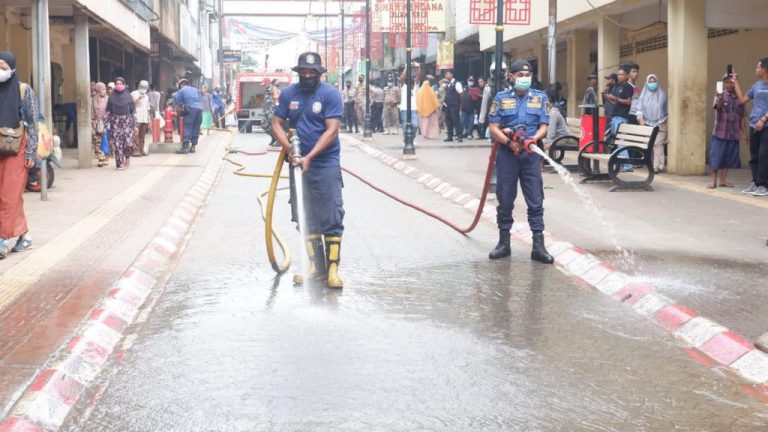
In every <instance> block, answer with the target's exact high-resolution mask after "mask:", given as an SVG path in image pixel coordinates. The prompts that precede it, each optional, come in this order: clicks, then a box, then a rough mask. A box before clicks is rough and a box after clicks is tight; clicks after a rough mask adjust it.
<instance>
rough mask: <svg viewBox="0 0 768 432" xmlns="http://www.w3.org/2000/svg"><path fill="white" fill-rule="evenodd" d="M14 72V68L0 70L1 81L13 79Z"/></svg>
mask: <svg viewBox="0 0 768 432" xmlns="http://www.w3.org/2000/svg"><path fill="white" fill-rule="evenodd" d="M14 72H16V71H15V70H14V69H8V70H0V82H6V81H8V80H9V79H11V77H12V76H13V74H14Z"/></svg>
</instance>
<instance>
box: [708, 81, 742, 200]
mask: <svg viewBox="0 0 768 432" xmlns="http://www.w3.org/2000/svg"><path fill="white" fill-rule="evenodd" d="M712 109H714V110H715V127H714V130H713V131H712V139H711V140H710V141H709V167H710V169H712V182H711V183H709V184H708V185H707V189H714V188H716V187H717V186H718V184H717V174H718V173H720V187H725V188H731V187H733V186H734V185H733V184H731V183H728V181H727V176H728V170H729V169H739V168H741V156H740V155H739V140H740V139H741V122H742V119H743V118H744V104H742V103H741V102H740V101H739V97H738V95H737V94H736V87H735V85H734V83H733V77H731V76H730V75H728V74H725V75H724V76H723V92H722V93H718V94H716V95H715V101H714V102H713V103H712Z"/></svg>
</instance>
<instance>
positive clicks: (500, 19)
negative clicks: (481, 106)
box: [491, 0, 504, 97]
mask: <svg viewBox="0 0 768 432" xmlns="http://www.w3.org/2000/svg"><path fill="white" fill-rule="evenodd" d="M495 30H496V52H495V57H496V70H494V71H493V76H494V77H495V80H496V88H495V91H496V92H500V91H502V89H503V88H504V85H503V83H504V77H503V76H502V69H501V62H502V61H503V57H504V0H497V1H496V28H495ZM491 97H496V95H491Z"/></svg>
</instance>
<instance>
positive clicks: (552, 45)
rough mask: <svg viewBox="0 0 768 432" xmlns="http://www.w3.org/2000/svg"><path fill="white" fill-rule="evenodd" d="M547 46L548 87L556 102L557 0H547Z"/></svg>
mask: <svg viewBox="0 0 768 432" xmlns="http://www.w3.org/2000/svg"><path fill="white" fill-rule="evenodd" d="M547 35H548V37H547V47H548V48H549V52H548V54H549V61H548V63H549V64H548V66H549V70H548V74H549V89H550V90H552V91H553V92H554V95H555V100H554V101H550V102H552V103H555V102H557V99H559V98H560V92H559V91H558V90H557V76H556V75H557V0H549V30H548V32H547Z"/></svg>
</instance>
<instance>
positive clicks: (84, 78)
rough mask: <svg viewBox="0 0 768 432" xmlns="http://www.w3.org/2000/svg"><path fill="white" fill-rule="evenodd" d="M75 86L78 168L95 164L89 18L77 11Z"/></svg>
mask: <svg viewBox="0 0 768 432" xmlns="http://www.w3.org/2000/svg"><path fill="white" fill-rule="evenodd" d="M74 43H75V58H76V59H77V61H76V62H75V86H76V91H77V167H78V168H90V167H91V166H92V164H93V147H92V145H91V140H92V139H93V128H92V127H91V62H90V53H89V44H88V16H87V15H85V14H84V13H82V12H80V11H78V10H75V40H74Z"/></svg>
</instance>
